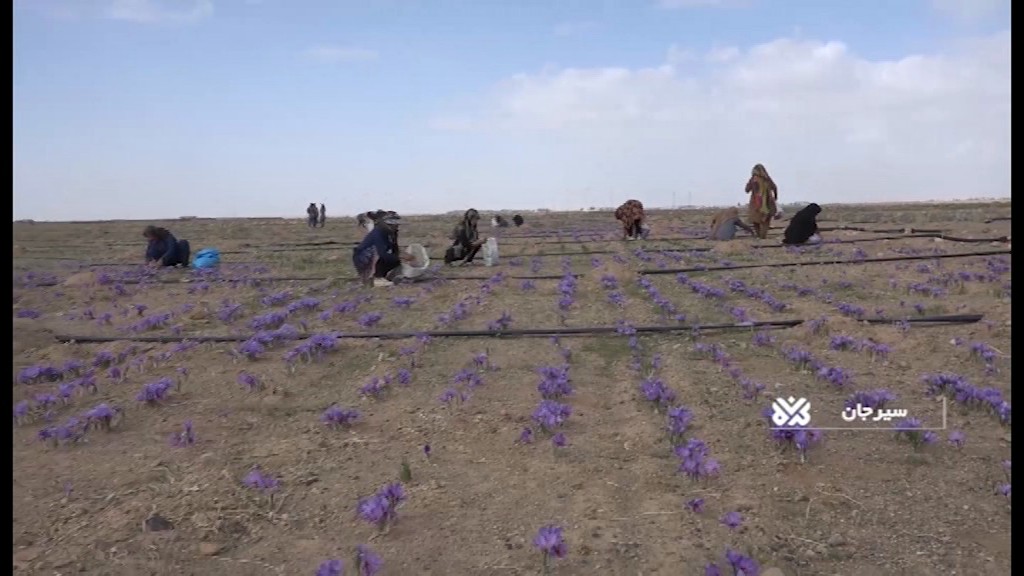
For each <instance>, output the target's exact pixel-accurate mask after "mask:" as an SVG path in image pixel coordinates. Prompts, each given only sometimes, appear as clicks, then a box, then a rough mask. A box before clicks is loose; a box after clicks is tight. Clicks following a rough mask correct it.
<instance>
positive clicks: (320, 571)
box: [316, 559, 345, 576]
mask: <svg viewBox="0 0 1024 576" xmlns="http://www.w3.org/2000/svg"><path fill="white" fill-rule="evenodd" d="M344 574H345V563H344V562H342V561H341V560H338V559H333V560H324V561H323V562H321V563H320V566H319V567H317V569H316V576H343V575H344Z"/></svg>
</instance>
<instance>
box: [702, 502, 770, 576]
mask: <svg viewBox="0 0 1024 576" xmlns="http://www.w3.org/2000/svg"><path fill="white" fill-rule="evenodd" d="M732 514H735V512H733V513H732ZM725 562H726V564H727V565H728V566H729V567H730V568H731V569H732V574H733V576H757V575H758V574H760V573H761V567H760V566H759V565H758V563H757V562H755V561H754V559H753V558H751V557H749V556H745V555H743V554H741V553H740V552H738V551H736V550H733V549H731V548H729V549H726V551H725ZM704 576H724V574H723V572H722V569H721V568H720V567H719V566H718V564H715V563H710V564H708V565H706V566H705V567H704Z"/></svg>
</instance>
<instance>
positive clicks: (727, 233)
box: [708, 207, 757, 240]
mask: <svg viewBox="0 0 1024 576" xmlns="http://www.w3.org/2000/svg"><path fill="white" fill-rule="evenodd" d="M736 228H742V229H743V230H746V231H747V232H749V233H750V235H751V236H757V233H756V232H754V229H753V228H751V227H750V226H747V225H746V224H744V223H743V221H742V220H740V211H739V210H738V209H737V208H736V207H732V208H726V209H725V210H721V211H719V212H718V213H716V214H715V217H714V218H712V219H711V233H710V234H709V235H708V240H732V239H733V238H735V237H736Z"/></svg>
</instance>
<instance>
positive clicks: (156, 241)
mask: <svg viewBox="0 0 1024 576" xmlns="http://www.w3.org/2000/svg"><path fill="white" fill-rule="evenodd" d="M142 237H143V238H145V239H146V241H147V244H146V264H147V265H149V266H181V267H187V266H188V262H189V257H190V256H191V254H190V252H191V247H190V246H189V243H188V240H178V239H177V238H175V237H174V234H171V232H170V230H168V229H166V228H161V227H159V226H146V228H145V229H144V230H143V231H142Z"/></svg>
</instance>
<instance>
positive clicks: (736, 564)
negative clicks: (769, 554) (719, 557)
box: [725, 549, 761, 576]
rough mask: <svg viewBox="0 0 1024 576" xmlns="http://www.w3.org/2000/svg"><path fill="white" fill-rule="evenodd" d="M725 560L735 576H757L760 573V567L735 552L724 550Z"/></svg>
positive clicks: (752, 560) (747, 557)
mask: <svg viewBox="0 0 1024 576" xmlns="http://www.w3.org/2000/svg"><path fill="white" fill-rule="evenodd" d="M725 559H726V561H728V562H729V565H730V566H732V570H733V573H734V574H736V576H757V575H758V574H759V573H760V572H761V567H760V566H758V564H757V562H755V561H754V559H753V558H750V557H749V556H744V555H743V554H741V553H739V552H737V551H736V550H732V549H726V551H725Z"/></svg>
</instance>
